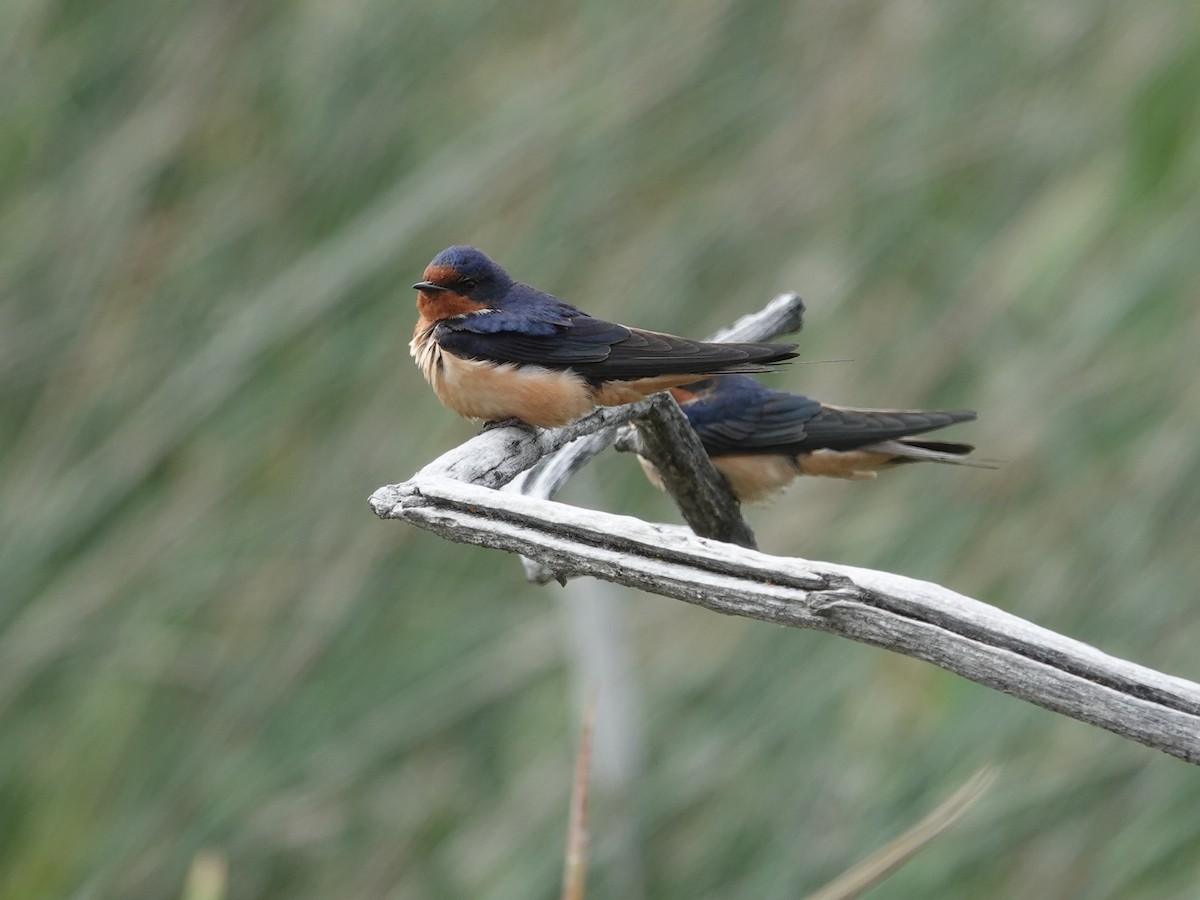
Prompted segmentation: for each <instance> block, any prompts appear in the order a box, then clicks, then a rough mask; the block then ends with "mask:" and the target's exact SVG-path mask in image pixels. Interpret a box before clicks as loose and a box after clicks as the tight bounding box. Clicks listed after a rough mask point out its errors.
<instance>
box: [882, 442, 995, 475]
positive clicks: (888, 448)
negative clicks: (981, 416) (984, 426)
mask: <svg viewBox="0 0 1200 900" xmlns="http://www.w3.org/2000/svg"><path fill="white" fill-rule="evenodd" d="M860 449H862V450H867V451H871V452H873V453H884V454H887V455H888V456H890V457H891V459H889V460H888V463H887V464H888V465H900V464H902V463H910V462H936V463H946V464H947V465H952V466H971V467H972V468H975V469H994V468H996V464H995V463H992V462H987V461H984V460H978V459H966V458H965V457H966V456H967V454H969V453H971V452H972V451H973V450H974V449H975V447H974V446H973V445H972V444H957V443H952V442H950V441H913V440H896V441H880V442H878V443H875V444H870V445H868V446H866V447H862V448H860Z"/></svg>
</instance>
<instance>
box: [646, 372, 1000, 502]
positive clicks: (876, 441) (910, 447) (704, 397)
mask: <svg viewBox="0 0 1200 900" xmlns="http://www.w3.org/2000/svg"><path fill="white" fill-rule="evenodd" d="M671 393H672V394H673V395H674V397H675V399H676V400H677V401H679V405H680V408H681V409H682V410H683V412H684V414H685V415H686V416H687V418H688V421H689V422H690V423H691V425H692V428H694V429H695V430H696V433H697V434H699V435H700V442H701V443H702V444H703V445H704V449H705V451H706V452H707V453H708V455H709V458H710V459H712V462H713V465H714V466H716V468H717V471H719V472H720V473H721V474H722V475H724V476H725V480H726V481H728V482H729V486H730V487H731V488H732V489H733V492H734V494H736V495H737V497H738V499H739V500H741V501H743V502H745V503H761V502H764V501H766V500H770V499H771V498H772V497H773V496H775V495H776V494H778V493H779V492H780V491H782V490H783V489H784V488H785V487H787V486H788V485H789V484H790V483H791V482H792V480H793V479H795V478H796V477H797V476H800V475H824V476H827V477H832V478H853V479H863V478H874V477H875V475H876V473H877V472H879V471H880V470H881V469H886V468H890V467H891V466H894V465H898V464H900V463H907V462H918V461H921V460H927V461H930V462H941V463H955V464H958V465H974V466H980V467H985V468H987V467H989V466H988V465H987V464H986V463H976V462H973V461H967V460H965V459H963V457H965V456H966V455H967V454H968V453H970V452H971V451H972V450H974V449H975V448H974V447H972V446H971V445H970V444H955V443H948V442H945V441H925V440H912V439H911V435H915V434H923V433H924V432H927V431H933V430H935V429H937V428H944V427H946V426H947V425H953V424H954V423H956V422H967V421H970V420H972V419H974V418H975V413H973V412H971V411H970V410H966V409H947V410H915V409H914V410H908V409H851V408H848V407H842V406H826V405H825V404H823V403H819V402H817V401H816V400H810V399H809V398H808V397H803V396H801V395H800V394H789V393H787V392H786V391H773V390H770V389H769V388H766V387H764V386H763V385H761V384H759V383H758V382H757V381H755V380H754V379H753V378H747V377H745V376H739V375H731V376H726V377H721V378H710V379H707V380H704V381H700V382H697V383H695V384H690V385H687V386H686V387H680V388H674V389H672V390H671ZM638 459H639V460H640V461H641V463H642V468H643V469H645V471H646V475H647V477H648V478H649V479H650V480H651V481H652V482H653V483H654V484H655V485H657V486H658V487H660V488H661V487H662V479H661V477H660V476H659V473H658V470H657V469H655V468H654V465H653V464H652V463H651V462H649V460H646V459H644V458H642V457H638Z"/></svg>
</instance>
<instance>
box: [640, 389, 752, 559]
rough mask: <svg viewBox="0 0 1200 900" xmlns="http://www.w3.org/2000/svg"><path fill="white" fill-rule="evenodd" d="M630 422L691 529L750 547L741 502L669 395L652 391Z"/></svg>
mask: <svg viewBox="0 0 1200 900" xmlns="http://www.w3.org/2000/svg"><path fill="white" fill-rule="evenodd" d="M634 422H635V423H636V427H637V433H638V435H639V436H640V437H641V444H642V453H643V454H644V455H645V457H646V458H647V459H648V460H650V462H652V463H654V465H655V467H656V468H657V469H658V474H659V475H660V476H662V480H663V486H664V487H665V488H666V489H667V493H669V494H670V495H671V496H672V497H673V498H674V500H675V503H676V505H677V506H678V507H679V511H680V512H681V513H683V518H684V521H686V522H687V523H688V525H690V526H691V527H692V531H694V532H696V534H698V535H700V537H708V538H715V539H717V540H718V541H727V542H729V543H731V544H737V545H738V546H739V547H750V548H751V549H753V548H754V547H755V546H756V545H755V543H754V532H753V531H751V530H750V525H749V524H748V523H747V522H746V520H745V518H743V517H742V505H741V504H740V503H739V502H738V499H737V497H735V496H734V494H733V491H732V490H731V489H730V487H729V482H727V481H726V480H725V479H724V477H722V475H721V473H720V472H718V471H717V470H716V468H715V467H714V466H713V464H712V461H711V460H710V459H709V458H708V454H707V453H705V452H704V445H703V444H701V443H700V436H699V435H697V434H696V432H695V431H694V430H693V429H692V426H691V425H689V424H688V420H687V417H686V416H685V415H684V414H683V413H682V412H681V411H680V409H679V404H678V403H676V402H675V398H674V397H672V396H671V395H670V394H665V393H664V394H656V395H655V396H654V397H652V398H651V403H650V404H649V406H647V407H646V408H645V409H644V410H641V411H639V414H638V416H637V418H636V419H635V420H634Z"/></svg>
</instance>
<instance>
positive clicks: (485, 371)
mask: <svg viewBox="0 0 1200 900" xmlns="http://www.w3.org/2000/svg"><path fill="white" fill-rule="evenodd" d="M413 288H414V289H416V290H417V291H418V292H419V293H418V294H417V311H418V313H419V316H418V318H417V327H416V328H415V329H414V330H413V339H412V342H411V343H410V344H409V348H410V350H411V351H412V355H413V358H414V359H415V360H416V361H417V365H418V366H419V367H420V369H421V372H422V374H424V376H425V379H426V380H427V381H428V382H429V384H430V385H431V386H432V387H433V390H434V392H435V393H436V394H437V396H438V399H439V400H441V401H442V403H443V404H445V405H446V406H448V407H450V409H452V410H454V411H455V412H457V413H458V414H459V415H462V416H466V417H467V418H470V419H483V420H484V421H487V422H501V421H504V420H508V419H519V420H520V421H522V422H525V423H527V424H529V425H537V426H539V427H542V428H553V427H556V426H559V425H566V424H567V423H569V422H573V421H575V420H576V419H578V418H579V417H581V416H583V415H584V414H586V413H588V412H590V411H591V410H592V409H594V408H595V407H597V406H618V405H620V404H622V403H630V402H632V401H634V400H639V399H641V398H642V397H645V396H647V395H649V394H653V393H655V392H657V391H662V390H666V389H668V388H671V387H675V386H677V385H682V384H688V383H691V382H694V381H697V380H699V379H702V378H704V377H705V376H706V375H714V374H722V373H731V372H765V371H768V370H769V369H770V367H771V366H772V365H773V364H776V363H780V362H782V361H784V360H787V359H791V358H792V357H794V356H795V355H796V354H795V352H794V350H795V346H796V345H795V344H710V343H704V342H701V341H691V340H687V339H686V338H681V337H675V336H674V335H670V334H659V333H657V332H653V331H642V330H640V329H637V328H628V327H626V326H624V325H617V324H615V323H613V322H605V321H603V320H601V319H595V318H592V317H591V316H589V315H587V314H586V313H584V312H581V311H580V310H578V309H576V308H575V307H574V306H571V305H570V304H569V303H565V302H563V301H562V300H559V299H558V298H557V297H553V296H551V295H550V294H545V293H542V292H541V291H539V290H536V289H535V288H532V287H530V286H529V285H527V284H521V283H520V282H517V281H513V279H512V278H510V277H509V275H508V273H507V272H505V271H504V270H503V269H502V268H500V266H498V265H497V264H496V263H494V262H492V260H491V259H489V258H488V257H487V256H485V255H484V254H483V253H482V252H481V251H479V250H476V249H475V248H474V247H449V248H447V249H446V250H443V251H442V252H441V253H439V254H438V255H437V256H436V257H434V259H433V262H431V263H430V264H429V266H428V267H427V268H426V269H425V274H424V276H423V277H422V279H421V281H418V282H417V283H416V284H414V285H413Z"/></svg>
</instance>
